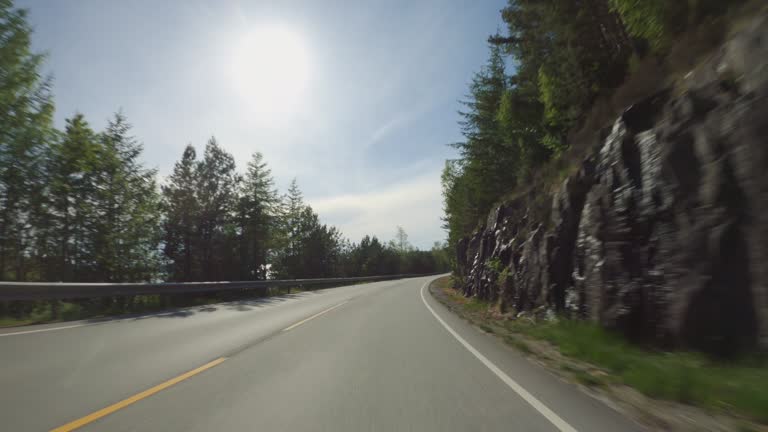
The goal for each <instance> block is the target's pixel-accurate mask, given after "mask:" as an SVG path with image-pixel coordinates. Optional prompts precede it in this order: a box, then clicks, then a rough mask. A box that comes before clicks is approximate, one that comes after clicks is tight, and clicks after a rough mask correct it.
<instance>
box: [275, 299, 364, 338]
mask: <svg viewBox="0 0 768 432" xmlns="http://www.w3.org/2000/svg"><path fill="white" fill-rule="evenodd" d="M347 302H349V300H344V301H343V302H341V303H339V304H337V305H336V306H332V307H329V308H328V309H326V310H324V311H322V312H318V313H316V314H314V315H312V316H311V317H309V318H304V319H303V320H301V321H299V322H297V323H296V324H293V325H291V326H288V327H286V328H284V329H283V331H284V332H285V331H288V330H293V329H295V328H296V327H298V326H300V325H302V324H304V323H305V322H307V321H309V320H312V319H315V318H317V317H319V316H320V315H322V314H324V313H328V312H330V311H332V310H334V309H336V308H337V307H339V306H341V305H343V304H344V303H347Z"/></svg>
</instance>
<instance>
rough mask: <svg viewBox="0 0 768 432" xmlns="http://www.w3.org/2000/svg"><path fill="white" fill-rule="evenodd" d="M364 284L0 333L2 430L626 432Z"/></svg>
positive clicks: (423, 312) (557, 387)
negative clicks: (121, 318) (134, 316)
mask: <svg viewBox="0 0 768 432" xmlns="http://www.w3.org/2000/svg"><path fill="white" fill-rule="evenodd" d="M432 279H433V278H416V279H406V280H401V281H388V282H377V283H370V284H364V285H355V286H348V287H341V288H333V289H327V290H322V291H318V292H313V293H304V294H298V295H291V296H285V297H280V298H271V299H265V300H260V301H245V302H235V303H225V304H218V305H211V306H205V307H199V308H191V309H185V310H180V311H176V312H173V313H167V314H160V315H151V316H145V317H139V318H130V319H124V320H115V321H109V322H103V323H89V322H76V323H66V324H58V325H47V326H30V327H24V328H17V329H6V330H4V331H3V332H0V386H2V389H3V391H2V392H0V418H2V420H0V421H1V422H2V423H0V429H2V430H9V431H18V432H24V431H45V430H53V429H56V428H60V429H59V431H66V430H75V429H74V428H77V429H76V430H82V431H169V432H172V431H211V430H216V431H242V430H286V431H334V432H335V431H364V430H365V431H395V430H397V431H409V430H412V431H440V432H444V431H469V430H472V431H510V430H519V431H568V432H571V431H582V432H583V431H611V432H614V431H633V430H639V428H638V427H637V426H636V425H635V424H634V423H632V422H631V421H629V420H627V419H625V418H624V417H622V416H621V415H619V414H618V413H616V412H614V411H612V410H611V409H609V408H608V407H606V406H605V405H603V404H602V403H600V402H598V401H597V400H594V399H592V398H591V397H589V396H587V395H586V394H584V393H583V392H581V391H580V390H579V389H578V388H576V387H574V386H572V385H570V384H567V383H564V382H562V381H560V380H559V379H557V378H555V377H554V376H552V375H550V374H549V373H547V372H546V371H544V370H543V369H541V368H539V367H538V366H536V365H534V364H532V363H530V362H529V361H528V360H526V359H525V358H523V357H521V356H520V355H518V354H517V353H516V352H515V351H513V350H512V349H510V348H508V347H507V346H505V345H503V344H501V343H500V342H499V341H498V340H497V339H496V338H494V337H493V336H489V335H486V334H483V333H482V332H480V331H478V330H477V329H476V328H474V327H472V326H470V325H468V324H467V323H466V322H464V321H463V320H461V319H460V318H458V317H456V316H454V315H453V314H451V313H450V312H449V311H448V310H447V309H445V308H444V307H443V306H442V305H441V304H439V303H438V302H436V301H435V300H434V299H433V298H432V297H431V296H430V295H429V294H428V293H425V292H423V291H422V287H424V286H425V284H426V283H427V282H428V281H430V280H432Z"/></svg>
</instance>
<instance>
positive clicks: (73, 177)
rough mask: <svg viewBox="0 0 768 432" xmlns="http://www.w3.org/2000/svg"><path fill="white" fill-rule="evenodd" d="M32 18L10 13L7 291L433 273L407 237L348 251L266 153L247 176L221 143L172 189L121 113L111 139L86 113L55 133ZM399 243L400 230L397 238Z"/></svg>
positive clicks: (428, 255) (433, 264) (3, 109)
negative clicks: (24, 284)
mask: <svg viewBox="0 0 768 432" xmlns="http://www.w3.org/2000/svg"><path fill="white" fill-rule="evenodd" d="M31 35H32V29H31V28H30V26H29V23H28V21H27V19H26V12H25V11H24V10H21V9H18V8H15V7H14V5H13V3H12V2H11V1H10V0H0V280H3V281H63V282H141V281H148V282H149V281H174V282H176V281H178V282H189V281H219V280H260V279H274V278H280V279H293V278H319V277H339V276H369V275H387V274H404V273H434V272H437V271H442V270H445V269H446V268H447V266H448V258H447V255H446V249H445V246H444V245H442V244H438V243H436V244H435V246H434V248H433V249H432V250H430V251H420V250H417V249H415V248H413V247H412V246H411V245H410V243H409V242H408V236H407V234H406V233H405V231H404V230H403V229H402V228H400V227H397V230H396V233H395V236H394V237H395V238H394V239H393V240H392V241H389V242H382V241H381V240H379V239H378V238H376V237H375V236H365V237H364V238H362V239H361V240H360V241H359V242H350V241H349V240H347V239H345V238H344V236H343V234H342V233H341V232H340V231H339V230H338V229H337V228H336V227H333V226H328V225H327V224H324V223H322V222H321V221H320V218H319V216H318V215H317V213H315V212H314V211H313V209H312V208H311V207H310V206H309V205H308V204H307V203H306V202H305V201H304V198H303V196H302V192H301V190H300V189H299V186H298V184H297V182H296V181H295V180H294V181H293V182H292V183H291V185H290V188H289V189H288V190H287V191H286V192H285V193H282V194H281V193H279V192H278V191H277V189H276V187H275V184H274V180H273V177H272V173H271V171H270V169H269V167H268V165H267V163H266V161H265V160H264V157H263V156H262V155H261V154H260V153H259V152H254V153H253V157H252V159H251V160H250V161H249V162H248V164H247V167H246V169H245V172H243V173H241V172H240V171H238V169H237V166H236V164H235V160H234V158H233V157H232V155H231V154H229V153H228V152H227V151H226V150H225V149H224V147H223V146H222V145H221V144H220V143H219V142H217V140H216V139H215V138H211V139H210V140H209V141H208V142H207V143H206V145H205V148H204V150H203V151H202V153H201V154H200V155H198V152H197V150H196V149H195V147H193V146H192V145H188V146H187V147H186V149H185V150H184V152H183V154H182V155H181V158H180V159H179V160H178V162H177V163H176V164H175V166H174V168H173V171H172V173H171V174H170V175H169V176H168V177H167V178H164V179H160V178H159V177H158V173H157V171H156V170H154V169H150V168H147V167H146V166H145V164H144V162H143V160H142V149H143V146H142V144H141V143H140V142H139V140H138V139H137V138H136V137H134V136H133V134H132V132H131V125H130V123H129V121H128V119H127V118H126V116H125V115H124V114H123V113H122V112H119V111H118V112H117V113H116V114H115V115H114V116H113V118H112V119H111V120H110V121H109V122H108V123H107V124H106V125H105V127H104V128H103V129H101V130H99V129H98V128H96V127H94V126H93V125H92V124H91V123H89V121H88V120H87V119H86V118H85V117H84V116H83V115H82V114H79V113H76V114H74V115H73V116H71V117H70V118H69V119H67V120H66V125H65V127H64V128H63V130H59V129H57V128H56V127H55V126H54V122H53V113H54V100H53V94H52V78H50V77H45V76H43V75H42V73H41V68H42V66H43V63H44V61H45V56H44V55H41V54H39V53H35V52H32V50H31V47H30V37H31ZM393 231H395V227H393Z"/></svg>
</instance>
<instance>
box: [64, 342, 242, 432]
mask: <svg viewBox="0 0 768 432" xmlns="http://www.w3.org/2000/svg"><path fill="white" fill-rule="evenodd" d="M225 360H227V358H226V357H219V358H217V359H216V360H214V361H212V362H210V363H206V364H204V365H202V366H200V367H199V368H197V369H194V370H191V371H189V372H187V373H184V374H181V375H179V376H177V377H176V378H172V379H170V380H168V381H166V382H164V383H162V384H158V385H156V386H154V387H152V388H151V389H149V390H144V391H143V392H141V393H138V394H136V395H133V396H131V397H129V398H128V399H123V400H122V401H120V402H118V403H116V404H114V405H110V406H108V407H106V408H102V409H100V410H98V411H96V412H94V413H92V414H88V415H87V416H85V417H82V418H79V419H77V420H75V421H72V422H69V423H67V424H65V425H64V426H59V427H57V428H56V429H51V431H50V432H69V431H73V430H75V429H79V428H81V427H83V426H85V425H87V424H89V423H91V422H94V421H96V420H98V419H100V418H102V417H105V416H108V415H110V414H112V413H114V412H115V411H118V410H120V409H123V408H125V407H127V406H128V405H131V404H133V403H136V402H138V401H140V400H142V399H145V398H148V397H150V396H152V395H153V394H155V393H158V392H161V391H163V390H165V389H167V388H168V387H171V386H172V385H174V384H178V383H179V382H181V381H184V380H185V379H188V378H191V377H193V376H195V375H197V374H199V373H201V372H204V371H206V370H208V369H210V368H212V367H214V366H217V365H219V364H221V363H223V362H224V361H225Z"/></svg>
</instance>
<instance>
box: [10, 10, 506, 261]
mask: <svg viewBox="0 0 768 432" xmlns="http://www.w3.org/2000/svg"><path fill="white" fill-rule="evenodd" d="M505 3H506V0H482V1H478V0H452V1H449V0H440V1H430V0H425V1H400V0H397V1H336V0H322V1H321V0H284V1H266V0H265V1H236V0H220V1H205V2H204V1H194V0H192V1H180V0H164V1H145V0H135V1H130V2H119V1H107V0H77V1H75V0H73V1H48V0H23V1H17V6H20V7H24V8H27V9H29V21H30V22H31V24H32V26H33V27H34V29H35V33H34V35H33V47H34V49H35V50H37V51H44V52H47V54H48V61H47V63H46V66H45V70H46V72H49V73H50V74H51V75H52V76H53V80H54V81H53V84H54V86H53V88H54V94H55V100H56V108H57V109H56V124H57V125H58V126H62V125H63V124H64V119H65V118H68V117H70V116H71V115H72V114H73V113H74V112H76V111H79V112H82V113H83V114H85V115H86V117H87V118H88V119H89V121H90V122H91V124H92V126H94V127H95V128H96V129H101V128H103V126H104V125H105V124H106V121H107V119H108V118H109V117H110V116H111V115H112V113H114V112H115V111H117V110H118V109H122V110H123V111H124V113H125V114H126V115H127V116H128V119H129V121H130V122H131V123H132V124H133V126H134V134H135V135H136V136H137V137H138V138H139V140H140V141H142V142H143V143H144V147H145V151H144V160H145V162H146V164H147V166H150V167H154V168H157V169H158V170H159V173H160V176H161V178H163V177H165V176H166V175H167V174H168V173H169V172H170V171H171V169H172V168H173V164H174V162H175V161H176V160H177V159H178V158H179V157H180V156H181V153H182V150H183V148H184V146H185V145H186V144H188V143H192V144H193V145H194V146H195V147H196V148H197V149H198V150H199V151H201V150H202V148H203V146H204V144H205V142H206V141H207V139H208V138H209V137H210V136H212V135H213V136H216V138H217V140H218V141H219V143H220V144H221V145H222V146H223V147H224V148H225V149H227V150H228V151H229V152H230V153H232V154H233V155H234V156H235V159H236V160H237V163H238V168H239V169H240V170H241V171H242V170H244V168H245V164H246V162H247V161H248V160H249V159H250V155H251V154H252V153H253V152H254V151H260V152H262V153H263V154H264V156H265V158H266V160H267V162H268V163H269V165H270V167H271V168H272V172H273V174H274V176H275V179H276V183H277V186H278V187H279V189H280V190H281V191H284V190H285V188H286V186H287V185H288V183H289V182H290V180H291V179H292V178H293V177H296V178H297V180H298V182H299V186H300V187H301V189H302V190H303V191H304V194H305V198H306V200H307V202H308V203H309V204H311V205H312V207H313V208H314V209H315V210H316V211H317V212H318V213H319V214H320V217H321V219H322V220H323V221H324V222H326V223H330V224H333V225H336V226H338V227H339V228H340V229H341V230H342V231H343V232H344V234H345V235H346V236H347V237H349V238H350V239H352V240H353V241H358V240H359V238H360V237H361V236H362V235H363V234H365V233H370V234H375V235H377V236H378V237H380V238H382V239H384V240H388V239H390V238H392V237H393V235H394V232H395V227H396V226H397V225H401V226H403V227H404V229H405V230H406V232H407V233H408V234H409V236H410V240H411V242H412V243H414V244H415V245H416V246H419V247H422V248H427V247H430V246H431V244H432V243H433V242H434V241H437V240H443V239H444V238H445V233H444V231H443V230H442V229H441V228H440V224H441V222H440V217H441V215H442V203H441V196H440V171H441V169H442V167H443V164H444V161H445V159H447V158H451V157H454V153H453V150H451V149H450V148H448V147H447V146H446V144H448V143H451V142H456V141H459V140H460V139H461V135H460V132H459V127H458V125H457V121H458V119H459V116H458V114H457V111H458V110H459V109H460V104H459V103H458V101H459V100H460V99H461V98H462V97H463V95H465V94H466V93H467V87H468V83H469V82H470V80H471V77H472V74H473V73H474V72H475V71H477V70H478V69H479V68H480V67H481V66H482V64H483V63H484V61H485V59H486V56H487V47H486V39H487V36H488V35H489V34H491V33H493V32H494V31H495V30H496V29H497V28H500V27H502V22H501V17H500V14H499V10H500V9H501V8H502V7H503V6H504V4H505ZM276 27H279V28H281V29H286V30H287V31H289V32H290V33H291V34H293V35H295V36H296V38H297V39H298V40H299V41H301V45H302V47H303V50H304V51H303V52H304V53H305V62H304V64H305V65H306V67H305V69H306V70H305V72H306V76H307V79H306V82H305V83H304V85H303V90H301V92H300V93H297V97H296V98H295V100H294V101H293V102H292V104H291V105H290V108H288V109H284V110H281V111H280V113H279V114H274V113H272V114H271V115H264V112H265V110H268V109H269V108H268V107H269V106H272V104H271V102H270V101H269V100H266V99H265V98H261V97H260V94H258V93H254V92H252V91H250V90H249V89H250V88H248V89H247V88H246V87H247V85H246V83H244V82H243V79H242V76H243V74H242V73H239V75H238V71H234V73H233V64H242V61H240V63H238V62H237V61H238V60H242V59H246V64H248V65H251V66H252V67H258V65H259V62H260V60H261V59H259V58H257V57H254V58H253V59H250V58H249V57H250V56H249V55H248V54H249V49H248V48H242V47H243V43H242V41H243V40H245V39H246V38H247V37H248V35H250V34H253V32H254V31H255V30H257V29H261V28H276ZM277 39H281V38H277ZM262 43H264V41H262ZM266 43H270V44H276V45H277V46H280V44H281V42H280V41H279V40H278V41H266ZM233 59H234V60H233ZM289 67H290V65H286V68H289ZM234 68H235V69H236V68H237V67H234ZM289 72H290V71H289V70H286V73H289ZM238 76H239V77H241V78H238ZM272 93H276V92H272ZM271 97H273V98H274V97H275V96H274V94H273V95H272V96H271ZM257 107H258V109H256V108H257Z"/></svg>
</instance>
